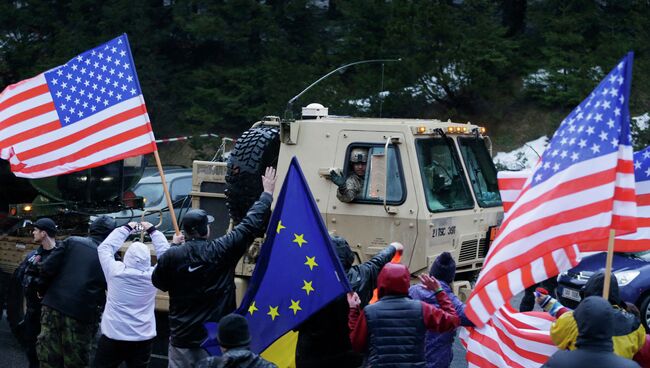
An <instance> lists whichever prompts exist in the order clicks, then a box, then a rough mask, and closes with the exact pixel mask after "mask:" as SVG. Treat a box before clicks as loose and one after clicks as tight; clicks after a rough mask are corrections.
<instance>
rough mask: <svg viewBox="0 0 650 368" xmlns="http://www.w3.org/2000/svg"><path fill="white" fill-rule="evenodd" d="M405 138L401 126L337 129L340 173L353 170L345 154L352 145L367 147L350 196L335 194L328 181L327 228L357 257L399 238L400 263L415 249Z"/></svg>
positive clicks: (406, 261) (413, 201) (412, 191)
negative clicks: (355, 191)
mask: <svg viewBox="0 0 650 368" xmlns="http://www.w3.org/2000/svg"><path fill="white" fill-rule="evenodd" d="M387 141H388V142H389V144H388V146H387V145H386V143H387ZM407 144H408V142H406V141H405V139H404V134H403V133H401V132H376V131H374V132H370V131H352V130H350V131H341V132H340V133H339V137H338V141H337V147H336V159H335V166H336V167H339V168H342V169H343V173H344V175H345V177H348V176H349V175H352V174H353V169H352V164H351V163H350V160H349V158H350V153H351V152H352V150H354V149H357V151H355V152H358V149H363V150H367V165H366V169H365V176H364V178H363V181H362V188H361V191H360V193H359V194H358V195H357V196H356V197H355V198H354V200H352V201H351V202H348V203H346V202H343V201H341V200H340V199H339V198H337V191H338V187H337V186H336V185H331V187H330V192H329V197H328V206H327V214H326V221H327V227H328V228H329V230H330V231H334V232H335V233H336V234H337V235H340V236H343V237H345V238H346V239H347V240H348V242H349V244H350V246H351V247H352V249H353V250H354V251H355V252H356V253H357V254H358V255H359V257H360V261H365V260H368V259H369V258H370V257H372V256H373V255H375V254H376V253H377V252H379V251H381V250H382V249H384V248H385V247H386V246H388V244H390V243H391V242H393V241H399V242H400V243H402V244H404V255H403V258H402V263H403V264H406V265H408V264H409V263H410V259H411V257H412V256H413V254H414V246H415V243H416V240H417V222H416V220H417V213H418V211H417V199H416V195H415V188H414V186H413V181H412V179H411V178H412V176H413V175H412V171H411V170H412V168H411V167H410V165H409V162H410V160H409V157H408V156H409V150H408V149H407ZM386 147H388V148H387V149H386ZM386 193H387V195H386ZM384 197H386V198H385V199H386V200H385V201H384Z"/></svg>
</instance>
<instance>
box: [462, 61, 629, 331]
mask: <svg viewBox="0 0 650 368" xmlns="http://www.w3.org/2000/svg"><path fill="white" fill-rule="evenodd" d="M632 57H633V56H632V53H629V54H628V55H627V56H626V57H625V58H623V59H622V60H621V61H620V63H619V64H618V65H617V66H616V67H615V68H614V69H613V70H612V71H611V72H610V73H609V74H608V75H607V76H606V77H605V79H603V80H602V81H601V82H600V84H599V85H598V87H596V89H595V90H594V91H593V92H592V93H591V94H590V95H589V97H588V98H586V99H585V100H584V101H583V102H582V103H581V104H580V105H579V106H578V107H576V108H575V109H574V110H573V111H572V112H571V113H570V114H569V116H567V117H566V118H565V119H564V120H563V121H562V123H561V124H560V127H559V128H558V130H557V131H556V132H555V134H554V135H553V138H552V139H551V142H550V144H549V146H548V147H547V148H546V150H545V151H544V154H543V155H542V157H541V159H540V161H539V162H538V163H537V165H536V167H535V169H534V171H533V173H532V175H531V177H530V178H529V179H528V180H527V181H526V184H525V185H524V188H523V190H522V192H521V194H520V195H519V197H518V198H517V200H516V202H515V203H514V204H513V206H512V208H510V211H508V212H507V213H506V215H505V217H504V221H503V224H502V225H501V228H500V231H499V234H497V238H496V239H495V240H494V243H493V244H492V246H491V248H490V251H489V253H488V255H487V257H486V261H485V263H484V265H483V269H482V271H481V274H480V275H479V278H478V281H477V283H476V287H475V289H474V291H473V292H472V294H471V295H470V298H469V300H468V303H467V310H466V314H467V316H468V317H469V318H470V319H471V320H472V321H473V322H474V323H475V324H476V325H477V326H482V325H483V324H484V323H485V322H486V321H488V320H489V319H490V317H491V316H492V315H493V314H494V313H495V312H496V311H497V309H499V308H500V307H501V306H503V305H504V304H505V302H506V301H508V300H510V298H511V297H512V295H514V294H516V293H518V292H520V291H522V290H524V289H525V288H526V287H528V286H530V285H533V284H535V283H538V282H541V281H543V280H546V279H547V278H549V277H552V276H555V275H557V274H558V273H559V272H561V271H564V270H566V269H568V268H570V267H572V266H574V265H575V264H577V262H578V258H579V252H578V251H577V248H575V247H574V246H573V244H579V243H582V242H585V241H588V240H594V239H605V238H607V237H608V235H609V230H610V229H617V230H619V231H626V232H634V231H635V230H636V201H635V191H634V165H633V162H632V147H631V144H630V142H631V136H630V127H629V108H628V100H629V98H628V96H629V91H630V83H631V75H632V74H631V71H632V70H631V68H632Z"/></svg>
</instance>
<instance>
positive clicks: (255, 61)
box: [0, 0, 650, 149]
mask: <svg viewBox="0 0 650 368" xmlns="http://www.w3.org/2000/svg"><path fill="white" fill-rule="evenodd" d="M121 33H127V34H128V36H129V40H130V43H131V49H132V52H133V56H134V59H135V62H136V66H137V69H138V74H139V78H140V83H141V85H142V89H143V92H144V96H145V99H146V101H147V108H148V110H149V113H150V116H151V119H152V124H153V127H154V132H155V134H156V136H157V137H160V138H162V137H174V136H181V135H188V134H201V133H216V134H220V135H225V136H231V137H236V136H237V135H238V134H239V133H241V132H242V131H244V130H246V129H247V128H248V127H249V126H250V125H251V124H252V123H254V122H255V121H257V120H259V119H260V118H261V117H263V116H265V115H277V116H283V114H284V113H285V108H286V107H287V101H288V100H289V99H290V98H291V97H293V96H295V95H296V94H298V93H299V92H300V91H302V90H303V89H304V88H305V87H307V86H308V85H309V84H311V83H312V82H313V81H315V80H316V79H318V78H319V77H321V76H323V75H324V74H326V73H328V72H329V71H331V70H333V69H335V68H337V67H339V66H341V65H344V64H348V63H352V62H356V61H361V60H371V59H400V61H386V62H376V63H363V64H359V65H355V66H351V67H348V68H345V69H343V70H341V71H340V72H337V73H335V74H334V75H332V76H330V77H329V78H327V79H325V80H324V81H322V82H321V83H319V84H318V85H316V86H315V87H314V88H312V89H310V90H309V91H308V92H307V93H305V94H304V95H303V96H302V97H301V98H300V99H299V100H298V101H297V102H296V103H295V104H294V105H293V110H292V112H293V114H294V116H297V115H299V113H300V107H302V106H305V105H307V104H308V103H311V102H319V103H321V104H323V105H325V106H327V107H329V111H330V113H331V114H336V115H354V116H382V117H413V118H415V117H417V118H438V119H441V120H447V119H451V120H452V121H456V122H465V121H472V122H474V123H478V124H481V125H484V126H486V127H487V129H488V134H489V135H490V136H492V139H493V141H494V142H495V144H496V147H497V148H498V149H509V148H514V147H516V146H519V145H521V143H523V142H524V141H526V140H529V139H534V138H537V137H539V136H540V135H543V134H547V135H550V134H552V133H553V131H554V130H555V128H556V127H557V125H558V124H559V123H560V121H561V120H562V119H563V117H564V116H565V115H566V114H567V113H568V112H569V111H570V110H571V109H572V108H573V107H574V106H575V105H576V104H577V103H579V102H580V101H581V100H582V99H583V98H585V97H586V96H587V94H588V93H589V92H590V91H591V90H592V89H593V88H594V87H595V85H596V84H597V83H598V81H599V80H600V79H601V78H602V77H603V76H604V75H605V74H607V73H608V72H609V70H610V69H611V68H612V67H613V66H614V65H616V62H617V61H618V60H619V59H620V58H621V57H623V55H624V54H625V53H626V52H627V51H630V50H632V51H634V52H635V61H634V79H633V86H632V98H631V101H630V103H631V104H630V109H631V113H632V116H639V115H643V114H645V113H647V112H650V1H648V0H643V1H642V0H528V1H526V0H503V1H496V0H428V1H425V0H422V1H417V0H329V1H328V0H284V1H283V0H258V1H255V0H229V1H224V0H222V1H218V0H110V1H109V0H92V1H91V0H14V1H11V0H6V1H3V2H1V4H0V90H1V89H3V88H4V87H6V86H7V85H10V84H12V83H15V82H18V81H20V80H23V79H26V78H29V77H32V76H34V75H36V74H38V73H40V72H43V71H45V70H47V69H49V68H52V67H55V66H57V65H60V64H63V63H65V62H67V61H68V60H69V59H71V58H72V57H74V56H75V55H77V54H78V53H81V52H83V51H85V50H87V49H90V48H92V47H95V46H97V45H99V44H101V43H104V42H106V41H108V40H109V39H112V38H114V37H116V36H118V35H119V34H121ZM649 130H650V129H649ZM635 136H636V138H637V139H636V144H637V148H639V147H641V146H645V145H647V144H649V143H650V132H648V131H644V130H640V129H638V128H635Z"/></svg>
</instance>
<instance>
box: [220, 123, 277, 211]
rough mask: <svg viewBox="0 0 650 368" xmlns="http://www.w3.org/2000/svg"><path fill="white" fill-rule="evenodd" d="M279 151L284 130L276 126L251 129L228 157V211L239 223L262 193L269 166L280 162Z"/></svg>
mask: <svg viewBox="0 0 650 368" xmlns="http://www.w3.org/2000/svg"><path fill="white" fill-rule="evenodd" d="M279 151H280V133H279V131H278V129H277V128H275V127H268V126H261V127H257V128H252V129H249V130H248V131H246V132H244V134H242V136H241V137H240V138H239V139H238V140H237V143H236V144H235V147H234V148H233V150H232V152H231V153H230V156H229V157H228V170H227V172H226V190H225V193H226V205H227V206H228V212H229V213H230V218H231V219H233V221H234V222H235V223H239V222H240V221H241V220H242V219H243V218H244V216H246V212H248V209H249V208H250V207H251V206H252V205H253V203H255V201H256V200H257V199H258V198H259V196H260V194H262V191H263V190H264V188H263V187H262V175H263V174H264V170H265V169H266V167H267V166H273V167H276V166H277V164H278V152H279Z"/></svg>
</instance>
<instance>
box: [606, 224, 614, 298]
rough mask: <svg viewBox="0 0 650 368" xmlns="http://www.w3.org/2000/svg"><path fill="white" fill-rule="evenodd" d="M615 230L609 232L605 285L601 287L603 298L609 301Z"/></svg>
mask: <svg viewBox="0 0 650 368" xmlns="http://www.w3.org/2000/svg"><path fill="white" fill-rule="evenodd" d="M615 237H616V230H611V229H610V230H609V241H608V242H607V260H606V261H605V285H603V298H605V299H609V284H610V283H611V282H612V261H613V260H614V238H615Z"/></svg>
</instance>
